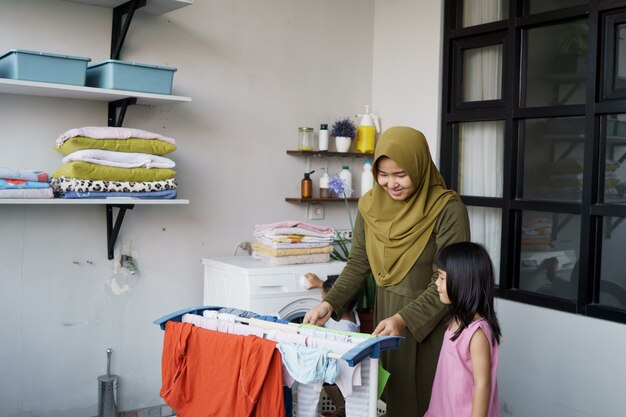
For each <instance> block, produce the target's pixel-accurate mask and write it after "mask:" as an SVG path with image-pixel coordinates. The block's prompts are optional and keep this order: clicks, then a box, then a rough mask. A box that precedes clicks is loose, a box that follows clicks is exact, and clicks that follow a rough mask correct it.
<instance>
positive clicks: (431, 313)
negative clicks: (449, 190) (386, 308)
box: [399, 200, 470, 342]
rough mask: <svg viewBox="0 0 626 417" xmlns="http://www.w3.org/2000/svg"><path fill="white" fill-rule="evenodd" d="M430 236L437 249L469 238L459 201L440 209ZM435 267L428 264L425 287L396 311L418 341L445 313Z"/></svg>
mask: <svg viewBox="0 0 626 417" xmlns="http://www.w3.org/2000/svg"><path fill="white" fill-rule="evenodd" d="M433 236H434V240H435V245H436V252H435V253H438V252H439V251H440V250H441V249H443V248H444V247H446V246H448V245H450V244H451V243H455V242H464V241H468V240H469V239H470V230H469V219H468V215H467V209H466V208H465V205H464V204H463V203H461V202H460V201H454V200H453V201H452V202H450V203H448V205H447V206H446V207H445V209H444V210H443V211H442V212H441V214H440V216H439V219H438V220H437V225H436V226H435V230H434V231H433ZM435 281H437V268H436V266H435V265H434V260H433V264H432V276H431V279H430V283H429V284H428V287H427V288H426V290H425V291H424V292H423V293H422V294H420V295H419V296H418V297H417V298H415V300H413V301H412V302H411V303H409V304H407V305H406V306H405V307H404V308H402V309H401V310H400V311H399V314H400V316H401V317H402V319H403V320H404V323H405V325H406V327H407V329H408V330H409V331H410V332H411V333H412V334H413V336H414V337H415V338H416V339H417V340H418V341H419V342H421V341H422V340H424V339H425V338H426V337H427V336H428V334H429V333H430V332H431V331H432V330H433V329H434V328H435V326H436V325H437V324H438V323H439V322H440V321H441V318H442V317H443V316H444V314H445V305H444V304H442V303H441V300H439V294H438V293H437V286H436V285H435Z"/></svg>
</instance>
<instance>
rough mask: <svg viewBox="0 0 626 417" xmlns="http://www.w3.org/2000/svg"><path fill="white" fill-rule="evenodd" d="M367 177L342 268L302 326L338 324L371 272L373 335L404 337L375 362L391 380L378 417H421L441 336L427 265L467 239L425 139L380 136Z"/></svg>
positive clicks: (440, 313)
mask: <svg viewBox="0 0 626 417" xmlns="http://www.w3.org/2000/svg"><path fill="white" fill-rule="evenodd" d="M373 171H374V172H373V174H374V178H375V180H376V181H375V184H374V188H372V189H371V190H370V191H369V192H368V193H367V194H365V195H364V196H362V197H361V198H360V200H359V204H358V207H359V212H358V214H357V217H356V223H355V226H354V235H353V239H352V248H351V250H350V255H349V257H348V262H347V264H346V266H345V268H344V269H343V271H342V273H341V275H340V276H339V278H338V279H337V281H336V282H335V285H334V286H333V288H332V289H331V291H330V292H329V293H328V295H327V296H326V297H325V298H324V301H322V302H321V303H320V304H319V305H317V306H316V307H314V308H312V309H311V310H309V311H308V312H307V314H306V316H305V318H304V321H305V322H306V323H312V324H316V325H323V324H324V323H325V322H326V320H328V318H329V317H331V315H332V317H334V318H335V319H337V318H339V317H341V316H342V314H343V312H344V309H345V308H346V304H347V303H348V302H349V300H350V299H351V298H352V297H353V296H354V295H355V294H356V293H357V292H358V291H359V289H360V288H361V286H362V284H363V282H364V281H365V280H366V278H367V276H368V275H369V273H370V271H371V272H372V274H373V276H374V278H375V280H376V284H377V291H376V308H375V319H376V321H377V322H378V325H377V327H376V329H375V330H374V334H376V335H380V336H390V335H391V336H404V337H405V339H403V340H402V341H401V342H400V348H399V349H398V350H392V351H387V352H383V356H382V365H383V367H384V368H385V369H386V370H387V371H389V372H390V373H391V377H390V378H389V382H388V384H387V387H386V389H385V393H384V397H383V399H384V400H385V402H386V406H387V407H386V408H387V414H386V415H387V416H388V417H404V416H406V417H417V416H423V415H424V413H425V412H426V410H427V408H428V403H429V401H430V392H431V388H432V383H433V379H434V376H435V368H436V367H437V359H438V357H439V350H440V348H441V343H442V341H443V333H444V330H445V325H444V323H443V321H442V319H443V317H444V315H445V311H446V309H445V306H444V304H442V303H441V302H440V301H439V295H438V293H437V287H436V285H435V281H436V280H437V269H436V267H435V266H434V264H433V261H434V258H435V255H436V253H437V252H438V251H439V250H441V249H442V248H443V247H445V246H447V245H449V244H451V243H455V242H461V241H468V240H469V239H470V234H469V220H468V216H467V209H466V208H465V206H464V205H463V203H462V202H461V199H460V198H459V196H458V195H457V194H456V193H455V192H454V191H452V190H448V189H446V186H445V183H444V181H443V178H442V177H441V174H440V173H439V171H438V170H437V167H436V166H435V164H434V163H433V161H432V159H431V156H430V151H429V149H428V143H427V142H426V138H425V137H424V135H423V134H422V133H421V132H419V131H417V130H415V129H412V128H409V127H393V128H390V129H388V130H387V131H385V132H384V133H383V134H382V135H381V136H380V139H379V141H378V144H377V146H376V150H375V153H374V170H373Z"/></svg>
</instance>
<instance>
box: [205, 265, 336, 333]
mask: <svg viewBox="0 0 626 417" xmlns="http://www.w3.org/2000/svg"><path fill="white" fill-rule="evenodd" d="M202 264H203V265H204V299H203V302H204V305H213V306H224V307H232V308H239V309H242V310H248V311H253V312H255V313H258V314H263V315H272V316H277V317H279V318H281V319H283V320H287V321H293V322H299V321H301V320H302V318H303V317H304V315H305V313H306V312H307V311H308V310H309V309H311V308H312V307H314V306H316V305H317V304H318V303H319V302H320V301H321V299H322V293H321V289H319V288H315V289H310V290H307V289H306V288H305V286H304V285H305V284H306V280H305V278H304V274H306V273H307V272H313V273H314V274H316V275H317V276H318V277H320V279H321V280H326V278H328V277H329V276H331V275H339V274H340V273H341V271H342V270H343V267H344V266H345V262H339V261H331V262H326V263H314V264H299V265H272V264H269V263H266V262H263V261H259V260H256V259H254V258H252V257H251V256H230V257H222V258H213V259H203V260H202Z"/></svg>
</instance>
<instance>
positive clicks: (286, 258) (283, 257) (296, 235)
mask: <svg viewBox="0 0 626 417" xmlns="http://www.w3.org/2000/svg"><path fill="white" fill-rule="evenodd" d="M334 236H335V229H333V228H332V227H319V226H315V225H312V224H309V223H303V222H297V221H290V220H287V221H282V222H278V223H270V224H260V225H256V226H255V228H254V237H255V238H256V242H253V243H252V257H253V258H255V259H259V260H263V261H266V262H269V263H271V264H274V265H293V264H305V263H307V264H308V263H321V262H329V261H330V253H331V252H332V251H333V246H332V242H333V240H334V239H333V237H334Z"/></svg>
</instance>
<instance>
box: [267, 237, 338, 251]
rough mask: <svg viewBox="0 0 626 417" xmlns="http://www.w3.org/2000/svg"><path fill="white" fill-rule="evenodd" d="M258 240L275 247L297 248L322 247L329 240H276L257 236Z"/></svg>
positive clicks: (326, 244)
mask: <svg viewBox="0 0 626 417" xmlns="http://www.w3.org/2000/svg"><path fill="white" fill-rule="evenodd" d="M256 240H257V242H261V243H262V244H264V245H265V246H268V247H270V248H275V249H288V248H291V249H295V248H320V247H322V246H328V242H300V243H293V242H276V241H273V240H271V239H266V238H264V237H257V238H256Z"/></svg>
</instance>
